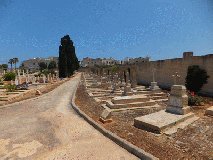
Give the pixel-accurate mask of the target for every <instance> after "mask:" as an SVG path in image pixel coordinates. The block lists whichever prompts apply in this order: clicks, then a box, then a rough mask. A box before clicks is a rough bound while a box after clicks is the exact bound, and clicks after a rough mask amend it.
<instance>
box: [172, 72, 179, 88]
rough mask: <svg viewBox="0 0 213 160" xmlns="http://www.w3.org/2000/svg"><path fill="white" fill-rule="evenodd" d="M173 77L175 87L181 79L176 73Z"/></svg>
mask: <svg viewBox="0 0 213 160" xmlns="http://www.w3.org/2000/svg"><path fill="white" fill-rule="evenodd" d="M172 77H173V78H174V85H176V84H177V79H178V78H180V75H179V74H178V72H175V74H173V75H172Z"/></svg>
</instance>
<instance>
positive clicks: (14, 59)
mask: <svg viewBox="0 0 213 160" xmlns="http://www.w3.org/2000/svg"><path fill="white" fill-rule="evenodd" d="M18 62H19V59H18V58H13V63H14V64H15V69H16V63H18Z"/></svg>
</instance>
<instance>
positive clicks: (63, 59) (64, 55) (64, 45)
mask: <svg viewBox="0 0 213 160" xmlns="http://www.w3.org/2000/svg"><path fill="white" fill-rule="evenodd" d="M78 68H79V63H78V58H77V56H76V54H75V46H74V45H73V41H72V40H71V39H70V36H69V35H66V36H64V37H63V38H61V45H60V46H59V77H60V78H65V77H69V76H71V75H72V74H73V72H74V71H75V70H77V69H78Z"/></svg>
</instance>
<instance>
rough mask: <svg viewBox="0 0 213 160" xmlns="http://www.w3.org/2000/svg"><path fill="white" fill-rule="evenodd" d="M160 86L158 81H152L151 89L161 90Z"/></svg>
mask: <svg viewBox="0 0 213 160" xmlns="http://www.w3.org/2000/svg"><path fill="white" fill-rule="evenodd" d="M159 89H160V88H159V86H158V85H157V82H151V86H150V90H152V91H154V90H159Z"/></svg>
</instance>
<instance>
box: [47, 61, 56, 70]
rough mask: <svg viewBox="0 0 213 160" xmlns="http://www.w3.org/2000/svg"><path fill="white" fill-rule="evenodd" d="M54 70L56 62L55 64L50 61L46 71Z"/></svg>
mask: <svg viewBox="0 0 213 160" xmlns="http://www.w3.org/2000/svg"><path fill="white" fill-rule="evenodd" d="M56 68H57V64H56V62H55V61H51V62H50V63H49V65H48V69H49V70H54V69H56Z"/></svg>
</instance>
